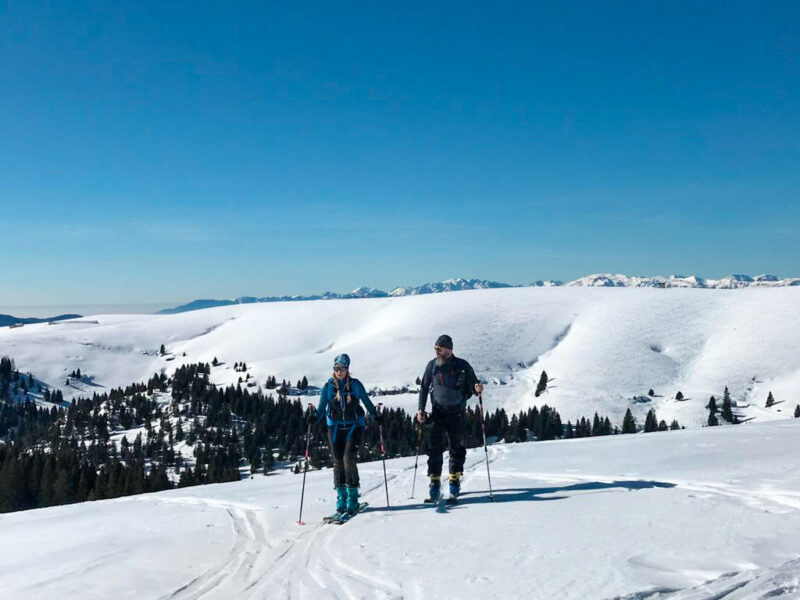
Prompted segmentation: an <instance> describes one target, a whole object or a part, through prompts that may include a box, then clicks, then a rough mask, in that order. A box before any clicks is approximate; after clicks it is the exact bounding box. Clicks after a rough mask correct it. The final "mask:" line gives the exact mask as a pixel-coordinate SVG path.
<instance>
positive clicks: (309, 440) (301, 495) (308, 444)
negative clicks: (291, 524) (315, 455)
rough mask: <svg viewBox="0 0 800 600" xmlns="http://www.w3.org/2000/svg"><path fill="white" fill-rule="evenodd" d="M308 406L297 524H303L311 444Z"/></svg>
mask: <svg viewBox="0 0 800 600" xmlns="http://www.w3.org/2000/svg"><path fill="white" fill-rule="evenodd" d="M308 407H309V420H308V429H307V430H306V462H305V464H304V465H303V489H302V491H301V492H300V516H299V517H297V524H298V525H305V523H303V499H304V498H305V495H306V473H307V472H308V458H309V446H310V445H311V408H313V407H312V406H311V405H310V404H309V405H308Z"/></svg>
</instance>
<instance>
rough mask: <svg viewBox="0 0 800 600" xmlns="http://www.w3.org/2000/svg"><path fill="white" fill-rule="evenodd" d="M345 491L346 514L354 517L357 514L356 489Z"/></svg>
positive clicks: (349, 488) (351, 488) (350, 488)
mask: <svg viewBox="0 0 800 600" xmlns="http://www.w3.org/2000/svg"><path fill="white" fill-rule="evenodd" d="M345 489H346V490H347V512H348V513H350V515H351V516H352V515H354V514H356V513H357V512H358V507H359V504H358V488H357V487H348V488H345Z"/></svg>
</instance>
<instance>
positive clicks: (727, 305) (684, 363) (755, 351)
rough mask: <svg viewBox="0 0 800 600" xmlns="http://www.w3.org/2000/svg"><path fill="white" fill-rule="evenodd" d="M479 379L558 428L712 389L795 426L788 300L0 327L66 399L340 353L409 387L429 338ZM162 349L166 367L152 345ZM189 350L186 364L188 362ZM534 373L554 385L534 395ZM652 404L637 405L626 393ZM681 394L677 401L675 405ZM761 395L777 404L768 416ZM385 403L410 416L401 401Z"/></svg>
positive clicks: (511, 299) (278, 371) (798, 291)
mask: <svg viewBox="0 0 800 600" xmlns="http://www.w3.org/2000/svg"><path fill="white" fill-rule="evenodd" d="M443 332H446V333H449V334H450V335H452V336H453V338H454V339H455V345H456V347H455V351H456V354H457V355H459V356H462V357H464V358H466V359H468V360H469V361H470V362H471V363H472V364H473V366H474V367H475V369H476V371H477V372H478V374H479V375H480V376H481V377H482V378H484V379H485V380H486V381H488V382H489V386H488V389H487V392H486V395H485V400H486V403H487V408H488V409H489V410H492V409H494V408H496V407H498V406H504V407H506V409H508V410H513V411H517V410H520V409H523V408H528V407H530V406H531V405H533V404H539V405H541V404H543V403H547V404H550V405H551V406H555V407H556V408H557V409H558V410H559V411H560V412H561V414H562V417H563V418H564V420H565V421H566V420H567V419H571V420H574V419H575V418H576V417H580V416H588V417H591V415H592V414H593V413H594V412H595V411H597V412H599V413H600V414H601V415H608V416H609V417H610V418H611V419H612V421H613V422H615V423H617V424H619V423H620V421H621V418H622V415H623V414H624V412H625V409H626V408H627V407H628V406H631V407H632V408H633V409H634V411H635V414H636V415H637V416H638V417H639V418H642V417H643V416H644V414H645V412H646V411H647V410H648V408H650V407H651V406H652V407H654V408H655V409H656V410H657V413H658V417H659V418H660V419H662V418H663V419H665V420H666V421H667V422H668V423H669V422H670V421H671V419H673V418H677V419H678V421H679V422H680V423H681V424H684V425H686V426H689V427H696V426H699V425H700V424H701V423H702V422H704V420H705V419H706V416H707V411H706V410H705V405H706V403H707V402H708V398H709V396H710V395H712V394H714V395H716V396H717V398H719V397H720V395H721V394H722V391H723V389H724V387H725V386H726V385H727V386H729V388H730V391H731V394H732V396H733V398H734V400H736V401H737V402H739V404H740V405H741V406H740V407H739V408H738V409H737V412H738V413H739V414H742V415H743V416H745V417H755V418H756V420H769V419H775V418H783V417H787V416H791V413H792V411H793V410H794V407H795V405H796V404H797V403H798V402H800V397H798V395H797V390H798V389H800V288H796V287H795V288H774V289H743V290H730V291H728V290H717V291H709V290H699V289H666V290H660V289H653V288H610V289H605V288H591V287H556V288H508V289H488V290H474V291H466V292H458V293H451V294H430V295H419V296H407V297H400V298H374V299H362V300H333V301H329V302H286V303H274V304H248V305H236V306H228V307H220V308H213V309H208V310H202V311H193V312H188V313H181V314H176V315H95V316H91V317H85V318H82V319H76V320H74V321H64V322H61V323H58V324H54V325H47V324H41V325H26V326H25V327H22V328H18V329H0V354H8V355H10V356H12V357H13V358H14V359H15V360H16V362H17V366H18V368H19V369H20V371H22V372H29V371H30V372H32V373H33V374H34V375H35V376H36V377H37V379H40V380H44V381H45V382H47V383H49V384H50V385H52V386H55V387H62V388H63V386H64V383H65V380H66V375H67V374H68V373H69V372H70V371H72V370H73V369H76V368H80V369H81V372H82V374H84V375H85V376H88V377H89V378H91V379H90V380H89V381H90V382H91V383H88V382H86V383H84V382H77V383H76V382H71V384H70V387H69V388H64V393H65V396H66V397H70V396H74V395H76V394H91V393H92V392H93V391H102V390H103V389H108V388H111V387H117V386H124V385H127V384H128V383H131V382H133V381H143V380H145V379H147V378H149V377H150V376H151V375H152V374H153V373H154V372H161V371H162V370H164V371H167V372H168V373H171V372H172V371H173V370H174V369H175V367H177V366H178V365H180V364H182V363H188V362H198V361H203V362H211V361H212V360H213V359H214V358H215V357H216V358H218V360H220V361H223V362H224V363H225V364H224V365H223V366H221V367H218V368H216V369H214V370H213V372H212V378H213V379H214V380H215V381H217V382H218V383H223V384H225V383H235V382H236V381H237V380H238V377H239V376H240V375H241V374H240V373H236V372H234V371H233V369H232V366H233V363H234V362H236V361H239V362H241V361H244V362H246V363H247V366H248V369H249V371H248V372H249V373H250V374H251V375H252V376H253V377H254V378H255V379H254V381H256V382H258V383H261V384H263V382H264V381H265V380H266V378H267V376H269V375H275V376H277V377H278V379H279V380H280V379H282V378H286V379H288V380H290V381H292V382H294V381H296V380H298V379H300V378H301V377H302V376H304V375H306V376H308V379H309V382H310V383H311V384H312V385H314V384H320V383H321V382H323V381H324V379H326V378H327V377H328V376H329V374H330V365H331V363H332V360H333V357H334V356H335V355H337V354H339V353H341V352H347V353H349V354H350V355H351V357H352V359H353V366H352V370H353V373H354V374H355V375H356V376H357V377H359V378H361V379H362V381H363V382H364V383H365V384H366V386H367V387H368V388H374V387H380V388H391V387H395V386H397V387H399V386H403V385H407V386H409V387H411V388H414V387H415V385H414V381H415V379H416V377H417V376H419V375H421V373H422V371H423V368H424V366H425V363H426V362H427V361H428V360H429V359H430V358H431V357H432V354H433V350H432V346H433V342H434V340H435V339H436V337H437V336H438V335H439V334H440V333H443ZM161 344H164V345H165V347H166V350H167V355H165V356H161V355H160V354H159V352H158V349H159V347H160V345H161ZM184 353H185V356H184ZM542 369H544V370H546V371H547V373H548V375H549V376H550V378H552V379H553V381H552V382H551V384H550V387H549V389H548V391H547V393H546V394H544V395H543V396H542V397H540V398H537V399H534V396H533V391H534V389H535V387H536V382H537V381H538V379H539V376H540V374H541V371H542ZM651 388H652V389H653V390H654V391H655V393H656V396H655V397H653V398H651V401H650V403H642V404H640V403H635V402H633V398H634V396H646V394H647V391H648V390H649V389H651ZM678 391H681V392H682V394H683V395H684V397H685V398H686V400H685V401H682V402H679V401H676V400H675V395H676V393H677V392H678ZM769 391H772V392H773V394H774V396H775V398H776V400H778V401H779V402H780V403H779V404H776V405H775V406H774V407H773V408H771V409H766V408H764V404H765V401H766V397H767V393H768V392H769ZM385 401H386V403H387V404H388V405H390V406H392V405H394V406H402V407H404V408H406V409H413V408H414V407H415V404H416V400H415V398H414V396H413V394H406V395H400V396H389V397H386V398H385Z"/></svg>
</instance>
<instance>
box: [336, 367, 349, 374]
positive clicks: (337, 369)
mask: <svg viewBox="0 0 800 600" xmlns="http://www.w3.org/2000/svg"><path fill="white" fill-rule="evenodd" d="M333 370H334V371H336V372H337V373H344V372H345V371H347V367H333Z"/></svg>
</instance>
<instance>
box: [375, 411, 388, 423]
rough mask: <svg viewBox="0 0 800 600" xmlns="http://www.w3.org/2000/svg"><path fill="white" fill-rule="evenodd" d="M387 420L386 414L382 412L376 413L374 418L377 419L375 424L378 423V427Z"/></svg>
mask: <svg viewBox="0 0 800 600" xmlns="http://www.w3.org/2000/svg"><path fill="white" fill-rule="evenodd" d="M385 418H386V415H385V414H383V413H382V412H376V413H375V416H374V417H373V419H375V422H376V423H377V424H378V425H380V424H381V423H383V420H384V419H385Z"/></svg>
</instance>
